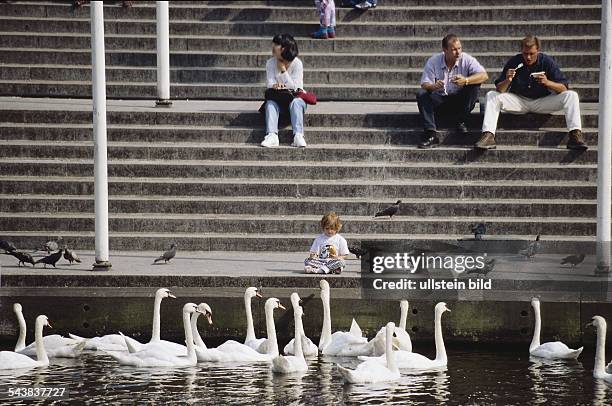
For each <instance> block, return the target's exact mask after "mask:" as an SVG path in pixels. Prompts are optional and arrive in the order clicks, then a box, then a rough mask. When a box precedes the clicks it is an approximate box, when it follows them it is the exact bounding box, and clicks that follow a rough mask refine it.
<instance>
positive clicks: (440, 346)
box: [434, 312, 447, 362]
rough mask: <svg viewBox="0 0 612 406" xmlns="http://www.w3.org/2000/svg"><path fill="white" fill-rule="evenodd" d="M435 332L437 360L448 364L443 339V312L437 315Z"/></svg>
mask: <svg viewBox="0 0 612 406" xmlns="http://www.w3.org/2000/svg"><path fill="white" fill-rule="evenodd" d="M434 331H435V338H436V360H437V361H444V362H446V361H447V359H446V347H444V339H443V338H442V312H439V313H436V317H435V321H434Z"/></svg>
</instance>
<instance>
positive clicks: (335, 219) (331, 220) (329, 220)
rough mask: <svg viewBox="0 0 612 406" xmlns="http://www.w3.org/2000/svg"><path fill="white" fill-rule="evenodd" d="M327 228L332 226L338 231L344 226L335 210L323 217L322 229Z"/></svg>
mask: <svg viewBox="0 0 612 406" xmlns="http://www.w3.org/2000/svg"><path fill="white" fill-rule="evenodd" d="M326 228H331V229H332V230H336V232H339V231H340V229H341V228H342V223H341V222H340V216H338V215H337V214H336V213H335V212H333V211H330V212H329V213H326V214H325V215H324V216H323V218H322V219H321V230H325V229H326Z"/></svg>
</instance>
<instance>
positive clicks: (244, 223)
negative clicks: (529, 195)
mask: <svg viewBox="0 0 612 406" xmlns="http://www.w3.org/2000/svg"><path fill="white" fill-rule="evenodd" d="M320 221H321V218H320V216H303V215H292V216H291V221H290V222H288V221H287V219H285V218H278V217H276V216H261V215H258V216H253V215H231V216H230V215H218V214H212V215H208V214H207V215H204V214H196V215H187V214H164V215H163V217H160V216H159V214H157V213H121V214H111V215H110V216H109V227H110V230H111V231H113V232H121V233H135V232H138V233H156V232H164V233H198V234H199V233H217V232H220V231H222V230H227V232H229V233H237V234H264V235H265V234H283V233H288V234H312V235H313V236H316V235H317V234H319V233H320V231H321V229H320V224H319V222H320ZM342 221H343V227H342V231H343V232H344V233H347V234H372V235H377V234H383V235H385V236H387V237H388V236H390V235H392V234H400V235H401V234H406V233H407V232H409V233H410V234H438V235H460V234H468V235H469V234H470V229H471V227H472V226H473V225H474V224H475V223H477V222H479V221H482V219H481V218H462V217H426V218H422V217H407V216H398V217H397V218H394V219H393V220H384V219H377V220H376V219H373V217H372V216H366V217H359V216H344V217H343V218H342ZM487 224H488V226H487V232H488V233H490V234H493V235H508V234H510V235H530V234H545V235H546V234H548V235H571V236H588V235H595V231H596V230H595V229H596V221H595V219H586V218H559V217H554V218H551V217H546V218H535V217H531V218H524V217H523V218H508V217H501V218H494V217H493V218H488V219H487ZM0 230H2V231H1V232H0V234H2V233H10V232H12V231H22V230H24V231H26V230H31V231H43V232H50V233H53V232H55V231H56V230H71V231H77V232H81V231H93V230H94V215H93V213H65V214H64V213H53V214H43V215H41V214H40V213H5V212H0ZM58 233H59V232H58ZM59 235H61V234H59Z"/></svg>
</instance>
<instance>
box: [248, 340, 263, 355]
mask: <svg viewBox="0 0 612 406" xmlns="http://www.w3.org/2000/svg"><path fill="white" fill-rule="evenodd" d="M266 340H267V338H265V337H262V338H256V339H254V340H248V341H245V342H244V345H247V346H249V347H251V348H252V349H254V350H255V351H257V352H259V353H262V354H265V351H260V348H262V345H263V343H265V342H266Z"/></svg>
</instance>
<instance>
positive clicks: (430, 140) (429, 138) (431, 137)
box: [419, 130, 440, 148]
mask: <svg viewBox="0 0 612 406" xmlns="http://www.w3.org/2000/svg"><path fill="white" fill-rule="evenodd" d="M438 144H440V140H439V139H438V135H437V133H436V131H435V130H426V131H425V140H423V141H422V142H421V143H420V144H419V148H432V147H434V146H436V145H438Z"/></svg>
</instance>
